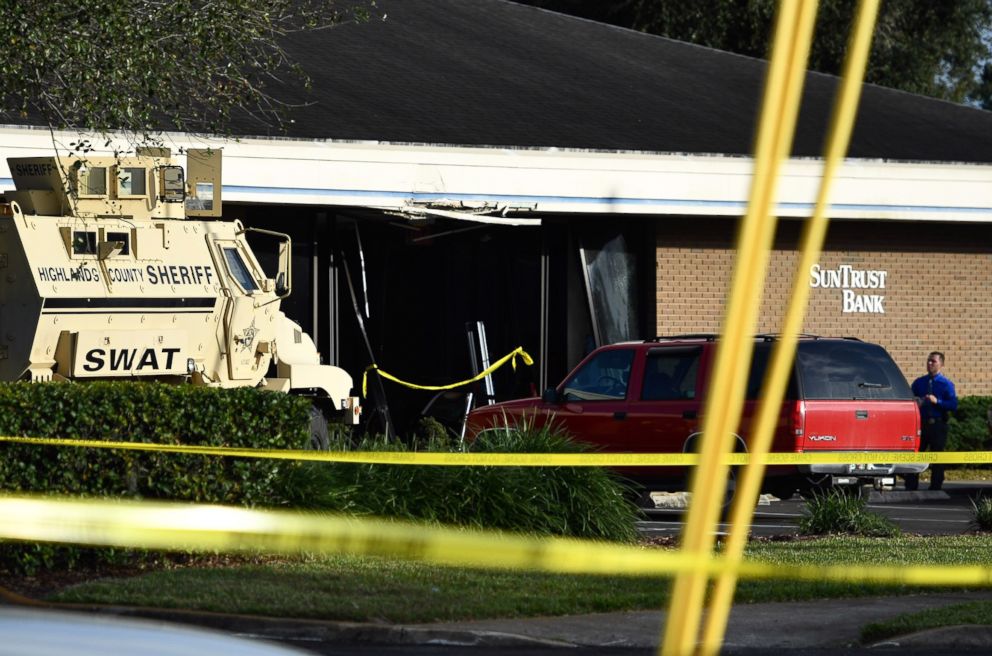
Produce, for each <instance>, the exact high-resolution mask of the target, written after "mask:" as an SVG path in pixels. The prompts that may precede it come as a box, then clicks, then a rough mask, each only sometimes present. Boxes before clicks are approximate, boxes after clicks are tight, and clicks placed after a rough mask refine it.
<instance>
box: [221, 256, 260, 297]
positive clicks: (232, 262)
mask: <svg viewBox="0 0 992 656" xmlns="http://www.w3.org/2000/svg"><path fill="white" fill-rule="evenodd" d="M222 250H223V251H224V259H225V260H226V261H227V268H228V269H229V270H230V271H231V275H232V276H234V279H235V280H237V281H238V284H239V285H241V288H242V289H244V290H245V291H246V292H254V291H258V283H256V282H255V279H254V278H252V277H251V272H250V271H249V270H248V265H247V264H245V261H244V260H243V259H241V253H239V252H238V249H236V248H224V249H222Z"/></svg>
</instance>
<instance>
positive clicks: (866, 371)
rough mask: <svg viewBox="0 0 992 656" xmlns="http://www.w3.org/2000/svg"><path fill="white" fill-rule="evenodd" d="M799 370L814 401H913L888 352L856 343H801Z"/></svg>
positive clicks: (802, 381)
mask: <svg viewBox="0 0 992 656" xmlns="http://www.w3.org/2000/svg"><path fill="white" fill-rule="evenodd" d="M796 368H797V369H798V372H799V379H800V382H801V384H802V390H803V397H805V398H807V399H810V400H818V399H824V400H842V399H859V400H860V399H868V400H906V399H912V398H913V393H912V391H911V390H910V389H909V384H908V383H907V382H906V377H905V376H903V374H902V371H900V370H899V367H898V366H896V363H895V362H893V361H892V358H891V357H890V356H889V354H888V353H886V351H885V349H883V348H882V347H881V346H878V345H876V344H866V343H864V342H854V341H811V342H800V343H799V345H798V348H797V350H796Z"/></svg>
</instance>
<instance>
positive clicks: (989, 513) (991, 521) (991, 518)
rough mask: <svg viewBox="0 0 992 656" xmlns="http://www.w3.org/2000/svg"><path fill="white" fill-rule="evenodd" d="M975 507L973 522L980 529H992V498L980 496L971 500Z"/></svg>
mask: <svg viewBox="0 0 992 656" xmlns="http://www.w3.org/2000/svg"><path fill="white" fill-rule="evenodd" d="M971 505H972V507H973V508H974V517H973V518H972V520H971V521H972V524H973V525H974V527H975V528H976V529H978V530H979V531H992V498H989V497H979V499H978V500H977V501H972V502H971Z"/></svg>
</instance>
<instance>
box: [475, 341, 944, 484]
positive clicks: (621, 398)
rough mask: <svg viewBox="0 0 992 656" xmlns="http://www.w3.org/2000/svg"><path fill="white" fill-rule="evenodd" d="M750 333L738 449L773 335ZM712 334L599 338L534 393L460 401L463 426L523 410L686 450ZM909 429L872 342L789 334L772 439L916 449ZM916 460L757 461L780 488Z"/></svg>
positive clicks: (870, 478)
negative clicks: (793, 339) (467, 408)
mask: <svg viewBox="0 0 992 656" xmlns="http://www.w3.org/2000/svg"><path fill="white" fill-rule="evenodd" d="M755 339H756V343H755V351H754V360H753V362H752V366H751V372H750V377H749V380H748V384H747V402H746V404H745V407H744V414H743V417H742V419H741V423H740V427H739V430H738V431H737V435H738V436H739V437H738V439H737V445H736V448H737V450H738V451H747V448H748V447H747V436H748V429H749V427H750V425H751V422H752V419H753V418H754V416H755V414H756V410H757V398H758V393H759V392H760V388H761V384H762V380H763V378H764V373H765V369H766V366H767V364H768V361H769V357H770V355H771V350H772V346H773V343H774V342H775V340H776V338H775V336H773V335H759V336H757V337H756V338H755ZM716 346H717V336H716V335H680V336H674V337H658V338H655V339H652V340H648V341H644V342H628V343H622V344H613V345H610V346H603V347H600V348H598V349H596V350H595V351H593V352H592V353H590V354H589V356H588V357H586V358H585V359H584V360H583V361H582V362H580V363H579V365H578V366H577V367H575V369H574V370H572V373H570V374H569V375H568V377H567V378H565V380H564V382H562V383H561V384H560V385H559V386H558V387H556V388H552V389H548V390H547V391H546V392H545V393H544V396H543V397H542V398H540V399H538V398H529V399H521V400H518V401H508V402H505V403H498V404H496V405H490V406H484V407H481V408H478V409H476V410H474V411H472V413H471V414H470V415H469V416H468V419H467V435H468V436H469V437H470V438H471V437H473V436H475V435H477V434H478V433H479V432H480V431H483V430H485V429H487V428H491V427H500V426H504V425H505V424H506V423H510V424H514V423H517V422H519V421H521V420H524V419H526V420H527V421H534V422H536V423H537V424H538V425H544V424H546V423H548V422H551V423H552V424H553V425H560V426H562V427H563V428H564V429H565V430H566V431H568V433H569V434H571V435H572V437H574V438H575V439H577V440H582V441H584V442H590V443H592V444H595V445H597V446H598V447H600V448H601V450H602V451H606V452H617V453H683V452H685V453H688V452H694V451H696V446H697V445H696V443H697V441H698V439H699V437H700V433H699V431H700V430H701V429H702V421H701V418H700V414H701V412H702V410H703V407H704V401H705V397H706V392H707V389H708V387H709V381H710V374H711V370H712V367H713V363H714V361H715V355H716ZM919 436H920V419H919V412H918V410H917V406H916V403H915V401H914V399H913V393H912V391H911V390H910V387H909V385H908V384H907V383H906V378H905V377H904V376H903V374H902V372H901V371H900V370H899V367H898V366H897V365H896V363H895V362H893V360H892V358H891V357H890V356H889V354H888V353H887V352H886V351H885V349H884V348H882V347H881V346H878V345H877V344H869V343H867V342H862V341H860V340H857V339H853V338H838V339H835V338H822V337H813V336H804V337H802V338H800V340H799V343H798V346H797V349H796V358H795V362H794V364H793V371H792V375H791V377H790V381H789V387H788V390H787V392H786V400H785V402H784V403H783V404H782V411H781V415H780V418H779V422H778V426H777V429H776V432H775V436H774V441H773V446H772V451H776V452H792V453H803V452H824V451H839V452H844V451H859V452H863V451H917V450H918V449H919V441H920V437H919ZM925 469H926V465H925V464H916V463H899V464H892V463H878V464H869V465H863V464H860V465H855V464H830V465H802V466H783V465H779V466H775V467H769V468H768V470H767V472H766V475H765V483H764V490H765V491H767V492H771V493H772V494H775V495H776V496H778V497H780V498H789V497H790V496H792V494H793V493H794V492H795V491H797V490H799V491H806V490H809V489H812V488H814V487H821V486H826V485H831V484H860V483H867V482H875V483H880V482H881V481H885V482H888V480H887V479H893V478H894V476H895V475H898V474H907V473H919V472H921V471H923V470H925ZM621 472H622V473H623V474H624V475H625V476H627V477H629V478H631V479H633V480H634V481H636V482H638V483H640V484H642V485H644V486H645V487H646V488H647V489H648V490H673V489H685V486H684V485H685V477H686V471H685V470H684V468H677V467H624V468H621Z"/></svg>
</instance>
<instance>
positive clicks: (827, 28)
mask: <svg viewBox="0 0 992 656" xmlns="http://www.w3.org/2000/svg"><path fill="white" fill-rule="evenodd" d="M523 1H524V2H527V3H528V4H534V5H538V6H542V7H547V8H549V9H553V10H556V11H563V12H566V13H572V14H575V15H579V16H585V17H586V18H591V19H593V20H601V21H607V22H610V23H613V24H615V25H621V26H623V27H630V28H633V29H635V30H639V31H642V32H649V33H651V34H658V35H661V36H666V37H669V38H672V39H678V40H680V41H688V42H690V43H696V44H699V45H703V46H708V47H711V48H717V49H719V50H727V51H730V52H736V53H739V54H742V55H748V56H751V57H760V58H764V57H766V56H767V55H768V42H769V39H770V36H771V31H772V23H773V20H774V17H775V7H776V6H777V4H778V3H777V2H776V1H775V0H751V1H749V2H737V1H735V0H692V1H691V2H690V1H688V0H612V1H609V2H603V1H602V0H523ZM856 4H857V3H856V2H855V0H821V2H820V9H819V11H818V13H817V19H816V21H817V22H816V32H815V34H814V41H813V45H812V51H811V52H810V61H809V68H811V69H812V70H815V71H819V72H821V73H830V74H833V75H838V74H840V71H841V67H842V64H843V60H844V54H845V52H846V50H847V41H848V35H849V33H850V31H851V22H852V18H853V16H854V12H855V7H856ZM990 31H992V3H990V2H989V0H955V1H954V2H933V0H900V1H899V2H883V3H882V5H881V8H880V10H879V15H878V23H877V25H876V28H875V35H874V38H873V40H872V48H871V55H870V58H869V61H868V70H867V72H866V75H865V80H866V81H867V82H871V83H874V84H878V85H881V86H886V87H891V88H895V89H902V90H903V91H909V92H911V93H919V94H923V95H927V96H933V97H936V98H943V99H945V100H950V101H953V102H966V101H968V102H974V103H976V104H981V105H982V106H983V107H985V108H986V109H988V108H990V107H992V64H990V63H989V62H988V59H989V54H990V53H989V34H990Z"/></svg>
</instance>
